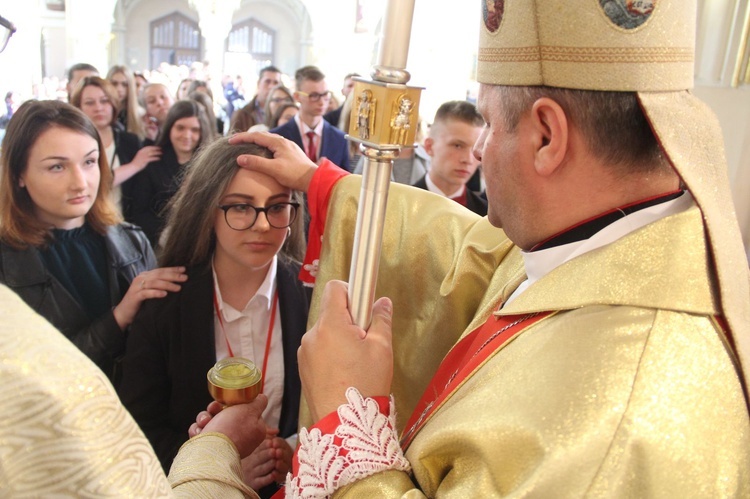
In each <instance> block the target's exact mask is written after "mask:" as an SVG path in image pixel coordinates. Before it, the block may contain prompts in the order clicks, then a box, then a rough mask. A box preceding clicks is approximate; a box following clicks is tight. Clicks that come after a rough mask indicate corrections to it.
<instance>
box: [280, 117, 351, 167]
mask: <svg viewBox="0 0 750 499" xmlns="http://www.w3.org/2000/svg"><path fill="white" fill-rule="evenodd" d="M271 133H275V134H277V135H281V136H282V137H284V138H285V139H289V140H291V141H292V142H294V143H295V144H297V145H298V146H300V148H301V149H302V150H303V151H304V150H305V146H304V145H303V144H302V135H301V134H300V133H299V126H298V125H297V122H296V121H295V120H289V121H287V122H286V123H284V124H283V125H281V126H280V127H276V128H274V129H273V130H271ZM323 157H326V158H328V159H329V160H331V161H332V162H333V164H334V165H336V166H338V167H340V168H343V169H344V170H346V171H348V172H350V171H352V170H351V168H350V167H349V142H348V141H347V140H346V136H345V135H344V132H342V131H341V130H339V129H338V128H336V127H335V126H333V125H331V124H330V123H328V122H327V121H325V120H323V144H322V146H321V150H320V151H318V158H323Z"/></svg>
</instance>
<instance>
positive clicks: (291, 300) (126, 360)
mask: <svg viewBox="0 0 750 499" xmlns="http://www.w3.org/2000/svg"><path fill="white" fill-rule="evenodd" d="M278 262H279V263H278V267H277V273H276V284H277V289H278V291H279V312H280V313H279V315H280V317H281V330H282V343H283V347H284V348H283V349H284V394H283V396H282V402H281V418H280V420H279V436H281V437H288V436H290V435H293V434H294V433H296V432H297V418H298V415H299V402H300V392H301V383H300V379H299V369H298V367H297V349H298V348H299V346H300V342H301V341H302V335H303V334H304V333H305V330H306V326H307V313H308V310H309V308H310V293H309V288H305V287H304V286H303V285H302V283H301V282H300V281H299V279H298V278H297V274H298V272H299V265H298V264H294V263H288V262H285V261H283V260H282V259H279V260H278ZM188 275H189V278H188V280H187V282H186V283H185V284H183V285H182V290H181V291H180V292H178V293H170V294H169V295H168V296H167V297H165V298H162V299H159V300H149V301H148V302H146V303H144V305H143V307H142V308H141V311H140V312H139V313H138V315H137V316H136V319H135V321H134V322H133V324H132V325H131V326H130V334H129V336H128V342H127V347H126V350H125V356H124V357H123V360H122V381H121V382H120V384H119V386H118V387H117V388H118V393H119V395H120V398H121V400H122V403H123V404H124V405H125V407H126V408H127V409H128V410H129V411H130V414H132V416H133V418H134V419H135V420H136V421H137V422H138V424H139V425H140V427H141V429H142V430H143V432H144V433H145V434H146V437H148V439H149V441H150V442H151V445H152V446H153V448H154V450H155V451H156V455H157V456H158V457H159V460H160V461H161V464H162V466H163V467H164V470H165V472H166V471H169V467H170V466H171V465H172V460H173V459H174V457H175V456H176V455H177V451H178V450H179V449H180V446H181V445H182V444H183V443H184V442H185V441H187V439H188V434H187V432H188V428H189V427H190V425H191V424H192V423H194V422H195V416H197V415H198V413H199V412H200V411H204V410H205V409H206V406H207V405H208V404H209V402H211V396H210V395H209V393H208V387H207V381H206V373H207V372H208V370H209V369H210V368H211V367H213V365H214V364H215V363H216V348H215V345H214V309H213V292H214V283H213V275H212V273H211V265H210V264H206V265H203V266H201V267H199V268H190V269H188Z"/></svg>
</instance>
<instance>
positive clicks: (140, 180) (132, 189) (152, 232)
mask: <svg viewBox="0 0 750 499" xmlns="http://www.w3.org/2000/svg"><path fill="white" fill-rule="evenodd" d="M162 153H163V154H162V157H161V159H159V160H158V161H154V162H152V163H149V164H148V165H147V166H146V168H144V169H143V170H141V171H140V172H138V173H136V174H135V175H133V177H131V178H130V180H129V181H128V182H126V184H128V186H127V188H125V189H124V190H123V193H122V194H123V196H122V197H123V216H124V217H125V220H127V221H128V222H130V223H133V224H135V225H137V226H139V227H140V228H142V229H143V232H145V233H146V237H148V240H149V241H150V242H151V245H152V246H153V247H154V248H156V247H157V246H158V244H159V236H160V235H161V232H162V230H164V224H165V223H166V212H165V208H166V206H167V205H168V204H169V201H170V200H171V199H172V196H174V195H175V193H176V192H177V190H178V189H179V187H180V182H181V181H182V173H183V168H182V165H180V163H178V162H177V155H176V154H175V152H174V149H172V148H171V147H165V148H164V150H163V151H162Z"/></svg>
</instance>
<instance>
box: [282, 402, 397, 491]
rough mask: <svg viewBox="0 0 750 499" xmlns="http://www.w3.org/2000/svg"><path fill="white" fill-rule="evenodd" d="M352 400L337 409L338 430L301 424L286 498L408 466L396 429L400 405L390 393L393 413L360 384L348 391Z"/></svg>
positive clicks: (338, 485)
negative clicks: (295, 463)
mask: <svg viewBox="0 0 750 499" xmlns="http://www.w3.org/2000/svg"><path fill="white" fill-rule="evenodd" d="M346 400H347V401H348V403H347V404H343V405H341V406H339V408H338V410H337V411H336V415H337V416H338V426H336V430H335V432H334V433H323V432H322V431H321V430H320V428H315V427H313V428H312V431H310V432H308V431H307V428H302V430H300V432H299V448H298V449H297V453H296V456H295V457H296V460H297V461H298V463H299V466H298V467H297V468H296V473H295V476H294V477H293V476H292V474H291V473H290V474H288V475H287V480H286V497H287V498H297V497H304V498H322V497H329V496H330V495H332V494H333V492H334V491H335V490H336V489H338V488H341V487H344V486H345V485H348V484H350V483H352V482H354V481H356V480H361V479H362V478H365V477H368V476H370V475H374V474H376V473H379V472H381V471H386V470H400V471H409V470H410V468H411V467H410V466H409V461H407V460H406V458H405V457H404V453H403V451H402V450H401V445H400V444H399V441H398V434H397V433H396V410H395V407H394V404H393V397H391V398H390V404H389V411H388V412H389V414H383V412H381V410H380V406H379V405H378V402H377V401H376V400H375V399H372V398H363V397H362V395H361V394H360V393H359V391H358V390H357V389H356V388H349V389H348V390H347V391H346Z"/></svg>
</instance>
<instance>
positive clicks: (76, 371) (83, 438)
mask: <svg viewBox="0 0 750 499" xmlns="http://www.w3.org/2000/svg"><path fill="white" fill-rule="evenodd" d="M0 400H1V401H2V404H1V405H0V496H2V497H8V496H10V497H19V496H23V497H40V496H45V497H49V496H55V497H62V496H66V497H257V496H256V495H255V494H254V493H253V491H252V490H250V489H248V488H247V487H246V486H245V485H244V483H243V482H242V471H241V469H240V462H239V454H238V453H237V450H236V448H235V447H234V445H233V444H232V443H231V442H230V441H229V440H228V439H226V437H223V436H220V435H219V434H213V433H208V434H206V435H201V436H198V437H196V438H194V439H191V440H190V441H188V442H187V443H186V444H185V445H184V446H183V447H182V449H181V450H180V454H178V456H177V459H176V463H179V464H175V465H174V466H173V469H172V472H171V473H170V477H169V481H168V480H167V477H165V476H164V472H163V471H162V469H161V465H160V464H159V460H158V459H157V458H156V455H155V454H154V451H153V449H152V448H151V446H150V444H149V443H148V440H146V437H145V436H144V435H143V433H142V432H141V430H140V428H138V425H137V424H136V423H135V421H134V420H133V418H132V417H131V416H130V414H128V412H127V410H125V408H124V407H123V406H122V404H121V403H120V400H119V398H118V397H117V394H116V393H115V391H114V389H113V388H112V385H111V384H110V382H109V380H108V379H107V377H106V376H105V375H104V373H102V371H101V370H99V368H97V367H96V366H95V365H94V364H93V363H92V362H91V360H89V359H88V357H86V356H85V355H84V354H83V353H81V352H80V351H79V350H78V349H77V348H76V347H75V346H74V345H73V344H72V343H70V341H68V340H67V339H66V338H65V337H64V336H63V335H62V334H61V333H60V332H59V331H57V330H56V329H55V328H54V327H52V325H50V324H49V323H48V322H47V321H46V320H44V319H43V318H42V317H41V316H39V315H38V314H36V313H35V312H34V311H33V310H31V309H30V308H29V307H28V306H27V305H26V304H25V303H24V302H23V301H22V300H21V299H20V298H19V297H18V296H16V294H15V293H13V292H12V291H10V290H9V289H8V288H7V287H5V286H2V285H0ZM187 430H188V429H187V428H185V431H186V432H187ZM170 483H171V487H170Z"/></svg>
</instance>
